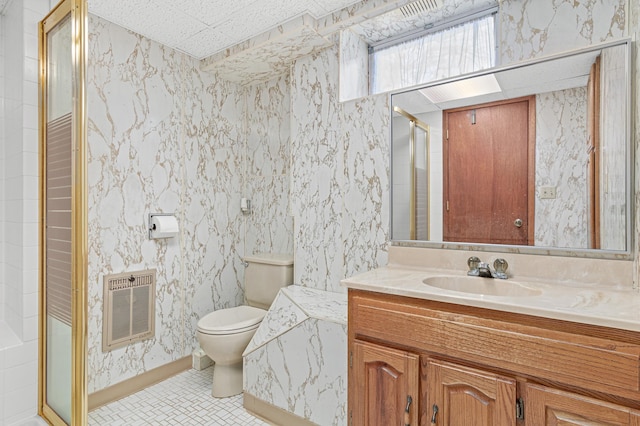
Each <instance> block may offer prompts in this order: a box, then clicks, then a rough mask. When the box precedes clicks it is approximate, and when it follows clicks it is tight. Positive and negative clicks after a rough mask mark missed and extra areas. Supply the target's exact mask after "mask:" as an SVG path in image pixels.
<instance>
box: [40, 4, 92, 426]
mask: <svg viewBox="0 0 640 426" xmlns="http://www.w3.org/2000/svg"><path fill="white" fill-rule="evenodd" d="M86 19H87V18H86V3H85V2H84V1H82V0H64V1H61V2H60V3H59V4H58V5H57V6H56V7H55V8H54V9H53V10H52V11H51V12H50V13H49V14H48V15H47V17H45V19H44V20H43V21H41V22H40V28H39V44H40V52H39V54H40V60H39V72H40V102H39V114H40V120H39V121H40V126H39V128H40V197H39V198H40V214H39V215H40V244H39V246H40V336H39V337H40V357H39V400H38V402H39V413H40V415H41V416H42V417H44V418H45V419H47V420H48V421H49V422H50V423H52V424H54V425H64V424H68V425H82V424H86V417H87V415H86V412H87V409H86V401H87V396H86V395H87V390H86V369H85V360H86V342H85V339H86V337H85V336H86V331H85V330H86V314H85V310H86V302H85V299H86V293H85V288H86V275H87V272H86V265H87V261H86V246H87V244H86V228H87V227H86V210H87V209H86V196H85V193H86V190H85V188H86V184H85V164H86V161H85V139H86V138H85V128H86V126H85V94H84V72H85V65H84V62H85V56H86V55H85V51H86V42H85V40H86V35H85V32H86Z"/></svg>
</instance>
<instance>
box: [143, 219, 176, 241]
mask: <svg viewBox="0 0 640 426" xmlns="http://www.w3.org/2000/svg"><path fill="white" fill-rule="evenodd" d="M155 217H158V218H159V217H166V218H169V217H170V218H171V220H169V221H166V222H169V227H170V228H171V229H158V227H157V226H156V222H158V220H154V218H155ZM147 224H148V227H149V239H150V240H153V239H158V238H172V237H175V236H176V235H177V234H178V222H177V220H176V217H175V215H174V214H173V213H149V221H148V222H147Z"/></svg>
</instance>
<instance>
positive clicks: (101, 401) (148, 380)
mask: <svg viewBox="0 0 640 426" xmlns="http://www.w3.org/2000/svg"><path fill="white" fill-rule="evenodd" d="M190 368H191V355H189V356H186V357H184V358H180V359H178V360H176V361H172V362H170V363H168V364H165V365H162V366H160V367H157V368H154V369H153V370H149V371H147V372H144V373H142V374H138V375H137V376H135V377H132V378H130V379H127V380H124V381H122V382H120V383H116V384H115V385H113V386H109V387H108V388H104V389H101V390H99V391H97V392H94V393H92V394H90V395H89V411H92V410H95V409H96V408H99V407H102V406H103V405H106V404H109V403H110V402H113V401H117V400H119V399H122V398H124V397H126V396H129V395H131V394H133V393H136V392H138V391H141V390H142V389H145V388H147V387H149V386H152V385H155V384H156V383H159V382H161V381H163V380H165V379H168V378H169V377H171V376H175V375H176V374H178V373H182V372H183V371H186V370H188V369H190Z"/></svg>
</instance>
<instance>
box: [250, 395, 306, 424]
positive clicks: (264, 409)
mask: <svg viewBox="0 0 640 426" xmlns="http://www.w3.org/2000/svg"><path fill="white" fill-rule="evenodd" d="M242 396H243V405H244V408H245V410H247V411H248V412H249V413H251V414H253V415H254V416H256V417H259V418H261V419H262V420H264V421H266V422H268V423H270V424H272V425H275V426H287V425H296V426H318V425H317V424H316V423H313V422H312V421H310V420H307V419H304V418H302V417H300V416H298V415H296V414H293V413H290V412H288V411H286V410H283V409H282V408H280V407H276V406H275V405H273V404H270V403H268V402H266V401H263V400H261V399H258V398H256V397H255V396H253V395H251V394H249V393H247V392H244V393H243V395H242Z"/></svg>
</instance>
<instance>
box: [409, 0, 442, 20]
mask: <svg viewBox="0 0 640 426" xmlns="http://www.w3.org/2000/svg"><path fill="white" fill-rule="evenodd" d="M441 7H442V0H418V1H414V2H413V3H409V4H407V5H404V6H402V7H401V8H400V11H402V14H403V15H404V17H405V18H410V17H412V16H416V15H422V14H425V13H428V12H431V11H433V10H437V9H440V8H441Z"/></svg>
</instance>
